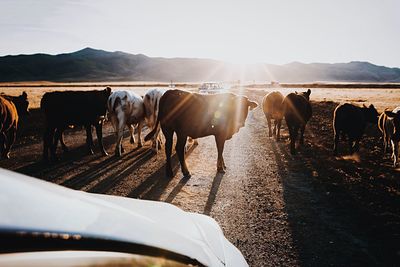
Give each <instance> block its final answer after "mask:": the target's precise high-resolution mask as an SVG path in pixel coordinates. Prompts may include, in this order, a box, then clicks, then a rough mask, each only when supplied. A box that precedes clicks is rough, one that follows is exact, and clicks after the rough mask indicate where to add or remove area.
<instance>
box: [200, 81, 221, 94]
mask: <svg viewBox="0 0 400 267" xmlns="http://www.w3.org/2000/svg"><path fill="white" fill-rule="evenodd" d="M227 91H228V88H226V87H224V86H223V85H222V84H221V83H216V82H207V83H203V84H202V85H201V86H200V87H199V93H200V94H219V93H226V92H227Z"/></svg>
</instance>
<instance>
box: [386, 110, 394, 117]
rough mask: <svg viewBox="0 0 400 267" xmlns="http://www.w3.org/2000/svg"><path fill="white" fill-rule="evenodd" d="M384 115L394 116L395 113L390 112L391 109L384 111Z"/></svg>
mask: <svg viewBox="0 0 400 267" xmlns="http://www.w3.org/2000/svg"><path fill="white" fill-rule="evenodd" d="M385 114H386V116H388V117H390V118H394V117H395V116H396V113H394V112H391V111H385Z"/></svg>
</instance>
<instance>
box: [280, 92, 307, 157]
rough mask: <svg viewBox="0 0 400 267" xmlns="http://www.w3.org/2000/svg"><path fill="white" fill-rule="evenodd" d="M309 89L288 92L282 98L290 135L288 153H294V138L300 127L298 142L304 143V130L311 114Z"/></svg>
mask: <svg viewBox="0 0 400 267" xmlns="http://www.w3.org/2000/svg"><path fill="white" fill-rule="evenodd" d="M310 94H311V90H310V89H308V90H307V91H306V92H302V93H297V92H295V93H290V94H288V95H287V96H286V97H285V99H284V100H283V109H284V116H285V120H286V124H287V127H288V129H289V135H290V153H291V154H296V139H297V135H298V131H299V129H300V144H301V145H302V144H304V130H305V128H306V124H307V122H308V121H309V120H310V118H311V116H312V108H311V104H310Z"/></svg>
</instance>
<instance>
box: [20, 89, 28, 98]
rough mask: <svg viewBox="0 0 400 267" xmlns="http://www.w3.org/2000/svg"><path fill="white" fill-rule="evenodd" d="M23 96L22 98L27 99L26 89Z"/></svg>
mask: <svg viewBox="0 0 400 267" xmlns="http://www.w3.org/2000/svg"><path fill="white" fill-rule="evenodd" d="M21 97H22V99H24V100H26V99H27V98H28V94H27V93H26V92H25V91H23V92H22V95H21Z"/></svg>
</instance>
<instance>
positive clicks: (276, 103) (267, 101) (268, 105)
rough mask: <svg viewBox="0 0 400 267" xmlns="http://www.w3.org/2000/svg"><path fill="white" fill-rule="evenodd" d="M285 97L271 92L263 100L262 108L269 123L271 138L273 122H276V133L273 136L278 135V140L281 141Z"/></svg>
mask: <svg viewBox="0 0 400 267" xmlns="http://www.w3.org/2000/svg"><path fill="white" fill-rule="evenodd" d="M282 103H283V95H282V94H281V93H280V92H278V91H274V92H270V93H269V94H267V95H266V96H264V98H263V102H262V107H263V111H264V115H265V117H266V118H267V122H268V134H269V137H271V136H272V131H271V120H272V119H273V120H274V131H273V134H274V135H276V140H279V137H280V134H281V123H282V119H283V105H282Z"/></svg>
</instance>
